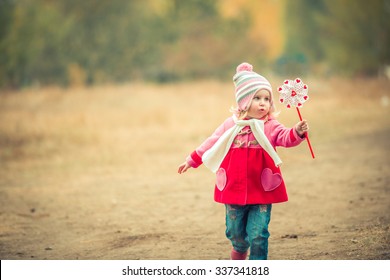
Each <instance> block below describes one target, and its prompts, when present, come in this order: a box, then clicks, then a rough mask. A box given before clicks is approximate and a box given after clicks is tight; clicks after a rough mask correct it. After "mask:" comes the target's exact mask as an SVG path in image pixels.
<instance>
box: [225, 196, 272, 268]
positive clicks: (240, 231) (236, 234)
mask: <svg viewBox="0 0 390 280" xmlns="http://www.w3.org/2000/svg"><path fill="white" fill-rule="evenodd" d="M225 207H226V237H227V238H228V239H229V240H230V241H231V242H232V245H233V248H234V250H236V251H237V252H239V253H244V252H246V251H247V250H248V249H249V248H250V255H249V259H250V260H266V259H267V257H268V237H269V235H270V234H269V232H268V224H269V222H270V219H271V208H272V204H256V205H242V206H241V205H228V204H226V205H225Z"/></svg>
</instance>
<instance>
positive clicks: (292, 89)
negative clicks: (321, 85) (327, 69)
mask: <svg viewBox="0 0 390 280" xmlns="http://www.w3.org/2000/svg"><path fill="white" fill-rule="evenodd" d="M278 92H279V95H280V97H279V101H280V103H282V104H284V105H286V107H287V108H291V107H296V108H297V112H298V116H299V119H300V120H301V121H302V116H301V112H300V111H299V108H301V107H302V106H303V103H305V102H306V101H307V100H309V87H308V85H306V84H304V83H303V81H302V79H301V78H296V79H295V80H285V81H284V82H283V85H281V86H279V87H278ZM306 139H307V144H308V145H309V148H310V152H311V156H312V158H314V157H315V156H314V152H313V149H312V147H311V144H310V140H309V135H308V133H307V132H306Z"/></svg>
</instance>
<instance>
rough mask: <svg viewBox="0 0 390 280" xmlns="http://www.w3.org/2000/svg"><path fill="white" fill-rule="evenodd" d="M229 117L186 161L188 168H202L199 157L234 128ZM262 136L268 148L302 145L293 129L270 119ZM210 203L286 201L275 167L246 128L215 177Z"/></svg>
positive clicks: (282, 181) (280, 179) (284, 188)
mask: <svg viewBox="0 0 390 280" xmlns="http://www.w3.org/2000/svg"><path fill="white" fill-rule="evenodd" d="M234 124H235V123H234V120H233V118H232V117H230V118H228V119H227V120H225V122H224V123H223V124H222V125H220V126H219V127H218V128H217V129H216V131H215V132H214V133H213V135H211V136H210V137H209V138H207V139H206V141H204V142H203V143H202V144H201V145H200V146H199V147H198V148H197V149H196V150H195V151H194V152H193V153H192V154H191V155H190V156H189V157H188V158H187V162H188V163H189V164H190V165H191V166H192V167H195V168H196V167H198V166H199V165H201V164H202V155H203V154H204V152H205V151H207V150H208V149H210V148H211V147H212V146H213V145H214V144H215V142H216V141H217V140H218V139H219V137H221V136H222V134H223V133H224V132H225V131H226V130H228V129H229V128H231V127H232V126H234ZM264 133H265V135H266V136H267V138H268V139H269V141H270V143H271V144H272V146H273V147H274V148H275V147H277V146H283V147H294V146H297V145H298V144H300V143H301V142H302V141H304V138H301V137H299V135H298V134H297V132H296V130H295V129H294V128H286V127H284V126H283V125H282V124H281V123H279V122H278V121H277V120H275V119H272V118H270V119H269V120H268V121H267V122H265V124H264ZM216 175H217V176H216V177H217V178H216V184H215V190H214V199H215V201H216V202H219V203H224V204H239V205H246V204H271V203H278V202H284V201H287V200H288V197H287V191H286V187H285V184H284V180H283V177H282V174H281V171H280V168H279V167H276V166H275V164H274V162H273V160H272V158H271V157H270V156H269V155H268V153H267V152H266V151H264V149H263V148H262V147H261V146H260V145H259V144H258V143H257V141H256V139H255V137H254V135H253V133H252V132H251V130H250V127H249V126H246V127H244V128H243V129H242V130H241V132H240V133H239V134H238V135H237V136H236V138H235V139H234V142H233V144H232V146H231V147H230V150H229V152H228V153H227V155H226V157H225V158H224V160H223V161H222V163H221V166H220V168H219V169H218V171H217V174H216Z"/></svg>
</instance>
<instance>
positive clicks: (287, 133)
mask: <svg viewBox="0 0 390 280" xmlns="http://www.w3.org/2000/svg"><path fill="white" fill-rule="evenodd" d="M269 125H270V127H269V128H268V131H269V135H270V139H271V143H272V145H273V146H274V147H276V146H282V147H287V148H289V147H294V146H297V145H299V144H300V143H302V142H303V141H304V140H305V137H302V138H301V137H300V136H299V135H298V133H297V131H296V130H295V128H287V127H285V126H284V125H282V124H281V123H279V122H278V121H276V120H272V121H270V124H269Z"/></svg>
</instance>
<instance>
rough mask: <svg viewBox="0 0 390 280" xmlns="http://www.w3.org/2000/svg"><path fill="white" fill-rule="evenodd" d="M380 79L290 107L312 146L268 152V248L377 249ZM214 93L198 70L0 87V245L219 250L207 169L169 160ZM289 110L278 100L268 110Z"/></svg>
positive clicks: (385, 242) (329, 254) (381, 246)
mask: <svg viewBox="0 0 390 280" xmlns="http://www.w3.org/2000/svg"><path fill="white" fill-rule="evenodd" d="M335 83H336V84H337V83H339V84H337V85H339V86H341V87H343V92H344V93H345V94H344V95H343V96H339V95H337V94H336V92H335V91H334V88H333V87H332V85H334V84H335ZM329 84H330V85H329ZM381 85H382V84H381V82H379V81H369V82H365V81H362V82H361V84H360V86H361V87H363V88H364V87H365V88H364V89H365V90H366V92H367V93H365V94H361V95H359V96H358V97H356V98H355V96H354V102H353V104H350V105H348V104H346V102H345V100H347V99H348V98H351V96H352V94H355V93H354V92H353V90H354V89H355V87H354V86H353V85H352V83H351V82H349V81H334V82H333V83H327V82H321V81H317V83H316V84H313V86H312V89H313V92H316V93H317V96H316V97H315V98H314V97H312V99H311V101H310V102H311V103H312V105H311V107H309V105H307V108H305V111H304V113H305V114H306V116H310V124H311V140H312V144H313V147H314V150H315V153H316V156H317V158H316V159H315V160H312V159H311V157H310V153H309V151H308V149H307V146H306V144H305V143H303V145H301V146H299V147H297V148H294V149H289V150H280V151H279V153H280V155H281V157H282V158H283V161H284V165H283V167H282V172H283V174H284V177H285V181H286V185H287V188H288V193H289V202H288V203H283V204H277V205H274V207H273V212H272V219H271V225H270V231H271V237H270V248H269V258H270V259H390V245H389V244H390V238H389V237H390V234H389V232H390V228H389V227H390V214H389V213H390V203H389V202H390V184H389V183H390V182H389V167H390V160H389V158H390V157H389V148H390V144H389V143H390V142H389V139H390V122H389V114H388V110H389V109H388V107H381V105H380V103H379V101H380V98H381V96H383V95H386V94H387V93H386V92H385V91H378V90H376V89H377V88H380V87H381ZM386 85H387V82H386ZM188 88H190V89H191V90H186V91H184V90H183V89H188ZM69 91H70V90H69ZM156 91H157V92H158V93H156ZM129 92H131V94H129ZM200 92H207V93H208V94H207V95H206V93H200ZM226 92H228V94H231V85H230V84H228V85H225V84H219V83H199V84H192V85H170V86H164V87H157V86H127V87H119V88H108V89H107V88H103V89H88V90H87V89H83V90H79V92H75V91H74V90H73V91H72V92H71V93H69V94H63V92H62V91H61V90H59V92H57V91H54V92H53V90H43V91H41V92H38V93H36V92H27V93H23V94H19V95H17V94H13V95H3V96H2V97H0V98H1V100H0V101H1V102H0V104H1V105H0V118H1V119H2V120H4V119H7V120H8V122H7V124H5V123H3V122H2V124H1V125H0V135H1V137H0V145H1V147H2V148H1V150H2V151H1V152H0V156H1V157H0V159H1V162H0V167H1V168H0V169H1V171H0V258H1V259H169V260H170V259H228V257H229V251H230V244H229V242H228V240H227V239H226V238H225V236H224V230H225V225H224V207H223V205H220V204H217V203H215V202H214V201H213V200H212V191H213V186H212V184H213V181H214V177H213V175H212V174H211V173H210V172H209V171H208V170H206V169H205V168H204V167H200V168H199V169H197V170H190V171H188V172H187V173H186V174H185V175H178V174H177V173H176V168H177V166H178V165H179V164H180V163H181V162H182V161H183V160H184V157H185V156H186V155H187V153H189V152H191V151H192V149H193V148H195V147H196V145H197V144H199V143H200V142H201V141H202V140H203V138H204V137H206V136H207V135H208V134H209V133H210V132H212V130H213V129H214V128H215V126H216V125H217V124H219V123H220V121H222V120H223V119H224V118H225V117H226V116H227V114H226V111H227V110H226V109H227V108H229V107H230V105H231V104H232V103H231V101H232V100H231V99H228V100H227V101H220V100H221V95H222V94H227V93H226ZM67 93H68V92H67ZM371 93H372V94H373V95H372V96H371V95H370V99H369V102H368V103H367V102H366V99H367V96H369V94H371ZM197 94H198V95H199V94H203V95H201V97H202V98H197V96H196V95H197ZM91 96H93V100H91V99H90V98H91ZM139 104H143V106H141V109H140V106H138V105H139ZM162 104H164V105H162ZM205 104H207V105H205ZM168 105H169V106H171V107H168V108H167V107H166V106H168ZM325 105H326V106H325ZM330 105H331V108H333V109H334V110H332V111H330V110H328V109H327V108H329V107H330ZM202 106H203V108H202V110H201V111H202V112H201V114H199V110H198V109H199V108H201V107H202ZM216 106H220V107H221V109H219V110H213V109H215V108H216ZM192 112H198V113H197V118H195V117H194V114H193V113H192ZM335 112H337V114H336V113H335ZM367 112H370V113H369V114H367ZM362 113H363V115H362ZM295 117H296V116H295V114H294V113H293V112H287V113H286V112H284V111H283V114H282V116H281V121H282V122H285V123H286V125H292V124H293V123H295V119H292V118H295ZM183 123H184V124H185V125H183ZM199 123H203V124H205V125H203V126H200V125H199Z"/></svg>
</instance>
